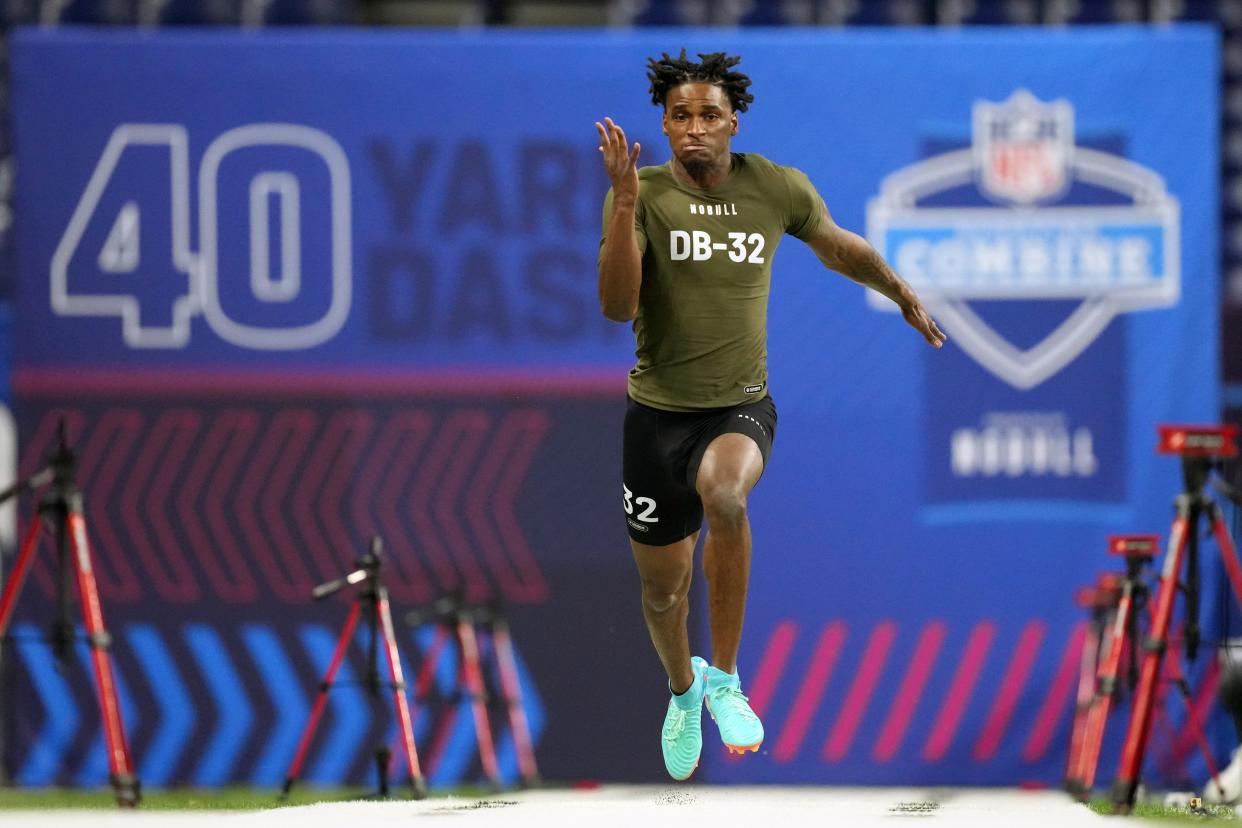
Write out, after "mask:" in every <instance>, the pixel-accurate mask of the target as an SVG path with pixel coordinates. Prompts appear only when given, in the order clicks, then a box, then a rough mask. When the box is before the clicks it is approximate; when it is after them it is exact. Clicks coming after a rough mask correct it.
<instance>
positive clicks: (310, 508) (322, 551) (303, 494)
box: [278, 412, 363, 582]
mask: <svg viewBox="0 0 1242 828" xmlns="http://www.w3.org/2000/svg"><path fill="white" fill-rule="evenodd" d="M347 418H348V412H346V413H345V414H337V415H336V416H334V417H333V418H332V419H331V420H329V422H328V424H327V425H326V426H324V427H323V428H322V429H316V430H315V433H314V438H313V445H312V447H311V449H310V457H309V458H308V459H307V460H306V466H305V467H304V468H303V469H302V471H301V472H300V473H299V474H298V476H297V481H296V482H293V483H292V484H291V485H292V490H291V491H289V492H287V496H286V497H282V498H280V501H279V504H278V505H279V506H281V507H283V510H284V511H286V512H291V513H292V516H293V526H294V529H295V530H296V534H297V536H298V537H300V538H301V540H302V544H301V546H302V549H303V550H304V552H305V553H306V555H307V557H308V558H309V560H310V562H311V563H312V564H313V568H314V570H315V571H314V575H315V578H316V580H318V581H320V582H322V581H328V580H331V579H333V578H335V577H337V576H339V575H340V574H341V572H343V571H347V570H348V569H349V568H350V564H351V563H352V562H353V561H354V560H355V559H356V558H357V557H358V554H359V553H360V552H362V551H363V550H362V549H361V548H355V544H354V543H353V542H351V541H350V540H349V539H348V538H346V539H344V540H343V541H342V542H340V543H339V544H338V545H336V548H333V544H332V543H331V541H330V540H329V536H328V535H329V533H328V531H327V528H326V527H327V524H328V522H329V521H328V520H327V519H326V518H327V517H328V515H327V514H326V512H325V510H324V509H322V499H321V498H319V497H318V495H319V490H320V488H321V487H322V486H323V484H324V482H325V481H326V479H327V477H328V473H329V469H330V468H331V467H332V466H333V465H335V464H334V463H333V460H334V458H335V457H336V456H337V455H338V454H339V453H340V452H341V450H342V448H343V445H344V443H345V441H346V440H347V439H348V437H349V433H348V431H347V429H348V425H347ZM317 501H318V505H320V507H321V508H318V509H317V508H316V505H317ZM341 534H343V533H341V532H338V533H337V536H338V538H339V537H340V535H341Z"/></svg>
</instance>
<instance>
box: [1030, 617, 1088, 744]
mask: <svg viewBox="0 0 1242 828" xmlns="http://www.w3.org/2000/svg"><path fill="white" fill-rule="evenodd" d="M1086 638H1087V622H1086V621H1083V622H1081V623H1079V624H1077V625H1075V626H1074V629H1073V631H1071V632H1070V636H1069V640H1068V641H1067V642H1066V644H1065V650H1064V651H1063V652H1062V653H1061V663H1060V664H1059V665H1058V666H1057V672H1056V675H1055V676H1054V677H1053V679H1052V683H1051V684H1050V685H1049V686H1048V693H1047V695H1045V696H1044V701H1043V704H1041V705H1040V707H1039V713H1038V714H1037V715H1036V716H1035V724H1034V725H1033V726H1032V727H1031V733H1030V735H1029V736H1027V738H1026V742H1025V744H1023V746H1022V759H1023V760H1024V761H1027V762H1038V761H1039V760H1040V759H1043V758H1044V756H1045V755H1046V754H1047V753H1048V747H1049V745H1051V744H1052V737H1053V735H1054V734H1055V733H1056V730H1057V726H1058V725H1059V724H1060V723H1061V722H1062V720H1063V719H1064V717H1065V713H1066V704H1067V703H1068V702H1069V700H1070V697H1071V695H1072V693H1073V691H1074V686H1075V684H1077V682H1078V666H1079V665H1078V663H1079V660H1080V659H1081V658H1082V646H1083V642H1084V641H1086Z"/></svg>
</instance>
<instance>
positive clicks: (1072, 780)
mask: <svg viewBox="0 0 1242 828" xmlns="http://www.w3.org/2000/svg"><path fill="white" fill-rule="evenodd" d="M1111 635H1112V633H1111V631H1110V628H1105V627H1102V628H1100V630H1099V634H1098V635H1097V634H1094V633H1092V634H1089V635H1087V637H1086V640H1085V641H1084V642H1083V645H1082V658H1081V659H1080V661H1079V665H1078V694H1077V697H1076V703H1075V705H1074V723H1073V727H1072V728H1071V730H1070V750H1069V762H1068V763H1067V764H1066V769H1065V789H1066V790H1067V791H1069V792H1070V793H1071V794H1074V795H1076V796H1077V795H1079V794H1080V793H1081V791H1082V778H1083V777H1082V767H1083V765H1082V754H1083V747H1084V746H1085V745H1086V733H1087V719H1088V718H1089V717H1090V714H1091V709H1092V708H1093V707H1094V705H1095V698H1096V693H1095V687H1096V673H1097V671H1098V670H1099V667H1100V663H1099V658H1100V646H1101V640H1100V639H1101V638H1103V639H1104V641H1103V645H1104V647H1105V648H1107V647H1108V642H1109V641H1111V640H1112V639H1111Z"/></svg>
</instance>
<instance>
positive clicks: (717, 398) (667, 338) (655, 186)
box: [600, 153, 823, 411]
mask: <svg viewBox="0 0 1242 828" xmlns="http://www.w3.org/2000/svg"><path fill="white" fill-rule="evenodd" d="M821 203H822V202H821V201H820V198H819V194H818V193H816V191H815V188H814V186H812V184H811V182H810V181H809V180H808V179H807V177H806V175H805V174H804V173H802V172H801V171H800V170H796V169H794V168H793V167H782V166H781V165H779V164H773V163H772V162H771V161H769V160H768V159H766V158H764V157H763V156H761V155H755V154H754V153H734V154H733V169H732V172H731V173H730V175H729V178H728V179H726V180H725V182H724V183H723V184H721V185H720V186H718V187H713V188H712V189H710V190H702V189H699V188H697V187H693V186H690V185H687V184H683V183H681V182H680V181H678V180H677V178H676V177H675V176H674V175H673V169H672V162H668V163H665V164H663V165H661V166H658V167H643V168H642V169H640V170H639V171H638V201H637V204H636V205H635V211H634V232H635V236H636V237H637V241H638V248H639V250H640V251H641V252H642V271H643V272H642V280H643V281H642V288H641V290H640V292H639V298H638V316H637V317H635V319H634V337H635V340H636V342H637V348H636V350H635V355H636V356H637V358H638V362H637V364H636V365H635V366H634V367H633V368H632V369H631V370H630V376H629V394H630V397H631V398H632V399H634V400H635V401H637V402H640V403H642V404H644V405H649V406H652V407H654V408H661V409H664V410H667V411H695V410H698V409H703V408H723V407H726V406H733V405H738V404H740V403H745V402H749V401H754V400H758V399H760V398H762V397H763V396H764V394H765V393H766V391H767V387H768V366H767V361H768V346H767V340H768V328H767V316H768V290H769V286H770V284H771V281H772V256H773V255H774V254H775V253H776V247H777V245H778V244H779V243H780V241H781V238H782V237H783V236H784V235H785V234H786V233H789V234H790V235H793V236H796V237H798V238H800V239H803V240H806V239H809V238H811V237H812V236H813V235H814V234H815V232H816V231H817V230H818V229H819V225H820V222H821V221H822V218H823V211H822V208H821ZM611 212H612V191H611V190H609V192H608V196H607V198H605V200H604V233H607V232H608V217H609V215H610V214H611ZM600 246H601V248H602V246H603V241H602V240H601V242H600Z"/></svg>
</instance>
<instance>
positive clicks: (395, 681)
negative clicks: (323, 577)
mask: <svg viewBox="0 0 1242 828" xmlns="http://www.w3.org/2000/svg"><path fill="white" fill-rule="evenodd" d="M375 612H376V614H377V615H378V616H379V618H378V619H377V620H378V622H379V625H380V629H381V630H383V631H384V651H385V652H386V653H387V654H388V674H389V676H390V678H391V679H392V698H393V703H394V705H395V707H396V710H397V724H398V726H399V727H400V728H401V741H402V743H403V744H402V746H403V747H404V748H405V760H406V762H407V763H408V767H409V769H410V788H411V790H412V791H413V793H414V798H415V799H422V798H423V797H425V796H427V782H426V780H424V779H423V771H422V769H421V768H420V767H419V765H418V750H417V748H416V747H415V746H414V721H413V719H412V718H411V717H410V706H409V702H408V701H407V700H406V697H405V676H404V674H403V672H402V670H401V655H400V653H398V652H397V635H396V632H395V631H394V630H393V626H392V611H391V608H390V607H389V606H388V592H387V590H384V589H383V588H382V587H381V591H380V595H379V601H378V602H377V603H376V605H375Z"/></svg>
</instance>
